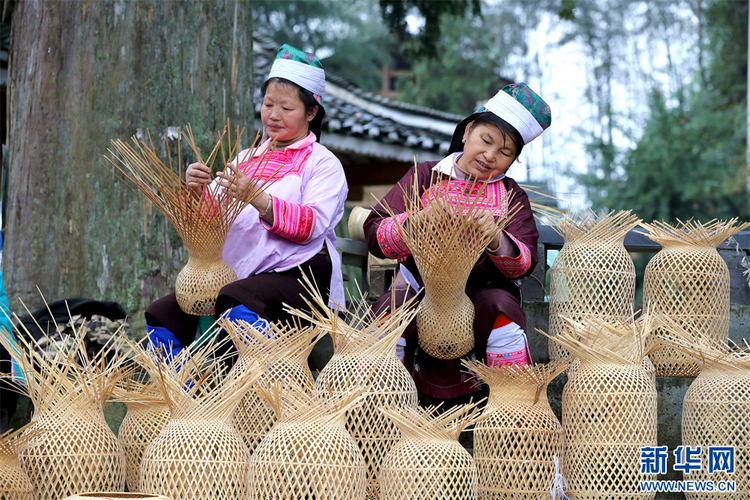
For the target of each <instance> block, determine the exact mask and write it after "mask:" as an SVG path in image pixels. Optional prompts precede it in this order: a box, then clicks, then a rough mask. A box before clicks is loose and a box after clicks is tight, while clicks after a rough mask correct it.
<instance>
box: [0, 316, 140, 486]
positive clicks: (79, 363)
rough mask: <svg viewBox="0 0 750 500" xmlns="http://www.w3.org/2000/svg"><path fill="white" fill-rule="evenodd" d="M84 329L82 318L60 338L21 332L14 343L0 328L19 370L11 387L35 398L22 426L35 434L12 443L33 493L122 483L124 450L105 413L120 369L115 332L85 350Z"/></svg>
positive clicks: (122, 369)
mask: <svg viewBox="0 0 750 500" xmlns="http://www.w3.org/2000/svg"><path fill="white" fill-rule="evenodd" d="M15 319H16V322H17V323H18V325H19V328H23V325H22V324H21V323H20V321H18V318H17V317H16V318H15ZM85 335H86V326H85V325H82V326H81V328H80V329H79V330H78V331H77V332H74V335H73V336H71V337H67V336H64V337H62V338H61V340H60V341H59V342H56V341H55V340H53V339H51V338H49V337H43V338H42V340H41V341H40V342H37V341H35V340H33V337H32V336H31V334H30V333H28V332H26V334H25V335H21V336H19V340H18V342H19V343H16V342H14V341H11V340H9V339H8V338H7V337H4V336H2V335H0V342H2V343H3V345H4V346H5V347H6V349H8V350H9V351H10V352H12V353H14V356H15V357H16V360H17V361H18V363H19V365H20V367H21V370H22V371H23V372H24V377H25V379H26V384H25V385H17V386H16V388H17V390H18V391H19V392H20V393H21V394H24V395H26V396H28V397H29V399H30V400H31V402H32V403H33V405H34V415H33V417H32V420H31V424H30V425H29V427H28V430H27V432H29V433H34V434H35V436H36V438H35V439H34V443H33V445H31V444H29V443H25V444H22V445H20V446H19V448H18V462H19V464H20V465H21V468H22V469H23V471H24V472H25V473H26V475H27V476H28V477H29V479H30V480H31V483H32V484H33V485H34V488H35V490H36V493H37V495H38V498H40V499H45V500H59V499H62V498H65V497H67V496H69V495H72V494H74V493H77V492H80V491H91V490H103V491H122V490H124V489H125V464H126V460H125V451H124V449H123V447H122V445H121V444H120V442H119V441H118V440H117V437H115V435H114V434H113V433H112V431H111V430H110V428H109V425H107V421H106V420H105V418H104V406H105V405H106V402H107V400H108V399H109V398H110V395H111V394H112V391H113V389H114V387H115V385H116V384H117V383H118V381H119V380H120V379H121V378H122V377H123V376H125V374H126V371H127V369H126V368H125V365H124V354H122V353H121V352H120V350H119V345H118V343H117V341H116V338H117V335H115V339H113V340H112V341H110V342H109V343H108V344H106V345H105V346H104V347H103V348H102V349H101V350H100V351H99V352H98V353H97V354H96V355H94V356H90V355H89V354H88V353H87V352H86V348H85V345H84V338H85ZM28 339H31V340H28ZM42 345H45V346H46V350H45V348H43V347H42Z"/></svg>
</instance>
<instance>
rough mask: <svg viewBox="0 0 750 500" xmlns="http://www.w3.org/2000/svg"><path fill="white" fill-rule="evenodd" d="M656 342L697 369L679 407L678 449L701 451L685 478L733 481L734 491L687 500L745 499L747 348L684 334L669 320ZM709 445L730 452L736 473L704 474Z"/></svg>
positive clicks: (749, 410)
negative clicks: (688, 359)
mask: <svg viewBox="0 0 750 500" xmlns="http://www.w3.org/2000/svg"><path fill="white" fill-rule="evenodd" d="M658 340H659V341H661V342H665V343H667V344H668V345H669V346H670V347H672V348H673V349H675V350H677V351H679V352H681V353H684V354H685V355H688V356H691V358H692V359H694V360H695V361H696V362H697V363H699V364H700V365H701V370H700V373H699V374H698V376H697V377H696V379H695V380H693V382H692V383H691V384H690V387H689V388H688V390H687V393H686V394H685V399H684V400H683V402H682V445H683V446H691V447H693V448H695V447H696V446H702V447H703V450H704V455H703V467H702V468H701V469H700V470H697V471H693V472H691V473H690V475H689V476H685V479H686V480H687V479H689V480H691V481H714V482H718V481H734V482H735V488H736V489H735V491H733V492H722V493H691V492H686V493H685V497H686V498H687V499H689V500H691V499H701V498H721V499H726V500H740V499H743V500H744V499H746V498H750V429H749V428H748V425H749V423H748V418H747V416H748V415H749V414H750V347H749V346H748V345H747V342H745V343H744V344H743V345H734V344H732V343H731V341H722V340H716V339H712V338H709V337H704V336H703V335H702V332H701V331H699V330H697V329H691V330H689V331H687V330H685V329H683V327H682V325H681V324H680V323H678V322H677V321H674V320H668V321H667V322H664V323H663V327H662V329H661V331H660V332H659V337H658ZM711 446H732V447H734V456H735V472H734V474H731V475H730V474H727V473H726V472H725V471H716V472H714V473H713V474H708V456H707V450H708V447H711Z"/></svg>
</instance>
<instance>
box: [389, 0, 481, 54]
mask: <svg viewBox="0 0 750 500" xmlns="http://www.w3.org/2000/svg"><path fill="white" fill-rule="evenodd" d="M380 9H381V12H382V15H383V20H384V21H385V23H386V24H387V25H388V27H389V29H390V31H391V32H392V33H394V34H395V35H396V37H397V39H398V40H399V41H400V42H402V43H404V55H406V56H407V57H408V58H410V59H413V60H419V59H431V60H434V59H439V58H440V57H439V56H440V50H439V49H438V45H439V43H440V42H441V41H442V28H441V25H442V23H443V22H445V21H447V20H448V19H449V18H463V17H464V15H465V14H466V12H467V11H468V10H471V15H472V16H473V17H479V16H481V2H480V0H443V1H439V2H438V1H435V0H380ZM412 11H416V13H417V14H419V15H420V16H421V17H422V18H423V19H424V25H423V26H422V28H421V31H420V32H419V33H418V34H417V35H416V36H413V37H412V36H411V35H410V34H409V31H408V29H407V28H408V26H407V24H408V23H407V17H408V16H409V15H410V14H411V13H412Z"/></svg>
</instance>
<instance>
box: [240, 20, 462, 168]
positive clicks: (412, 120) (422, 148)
mask: <svg viewBox="0 0 750 500" xmlns="http://www.w3.org/2000/svg"><path fill="white" fill-rule="evenodd" d="M278 47H279V45H278V44H276V43H275V42H274V41H272V40H269V39H268V38H265V37H263V36H262V35H257V34H256V35H255V36H254V45H253V52H254V59H253V65H254V68H255V84H256V85H255V88H256V90H255V92H256V94H255V103H256V104H255V111H256V114H257V115H259V114H260V106H261V97H260V90H259V89H260V86H261V84H262V83H263V80H264V78H265V77H266V76H267V75H268V72H269V71H270V69H271V64H272V62H273V59H274V57H275V56H276V51H277V50H278ZM325 104H326V118H325V122H324V123H323V127H324V128H323V132H324V134H323V140H322V142H323V143H324V144H325V145H327V146H329V147H333V148H334V149H336V148H339V149H351V150H352V151H355V152H361V151H362V150H363V148H364V149H365V150H367V151H366V152H367V153H369V154H371V155H374V156H381V157H384V158H389V159H395V160H402V161H410V160H411V155H412V154H415V153H416V154H418V153H422V154H428V155H434V157H438V156H442V155H444V154H445V153H447V152H448V146H449V145H450V139H451V135H452V133H453V129H454V128H455V126H456V124H457V123H458V122H459V121H461V119H463V118H464V117H463V116H460V115H455V114H451V113H445V112H443V111H438V110H435V109H430V108H425V107H422V106H415V105H413V104H406V103H402V102H398V101H393V100H391V99H388V98H386V97H382V96H379V95H375V94H372V93H371V92H366V91H364V90H362V89H360V88H358V87H357V86H355V85H354V84H352V83H351V82H349V81H347V80H345V79H344V78H341V77H339V76H337V75H333V74H331V73H329V72H327V73H326V95H325Z"/></svg>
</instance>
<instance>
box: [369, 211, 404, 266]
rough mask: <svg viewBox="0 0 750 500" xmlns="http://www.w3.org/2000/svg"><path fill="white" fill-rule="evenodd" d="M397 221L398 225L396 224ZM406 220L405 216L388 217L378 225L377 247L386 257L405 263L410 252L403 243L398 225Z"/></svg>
mask: <svg viewBox="0 0 750 500" xmlns="http://www.w3.org/2000/svg"><path fill="white" fill-rule="evenodd" d="M396 220H398V223H397V222H396ZM405 220H406V214H397V215H395V216H394V217H388V218H386V219H383V221H382V222H381V223H380V225H378V233H377V236H378V245H379V246H380V249H381V250H382V251H383V254H385V256H386V257H388V258H391V259H396V260H397V261H399V262H403V261H405V260H406V259H407V258H408V257H409V255H411V251H410V250H409V247H407V246H406V243H405V242H404V237H403V235H402V234H401V228H400V227H399V223H401V224H403V223H404V221H405Z"/></svg>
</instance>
